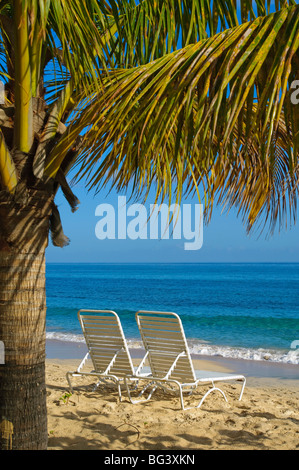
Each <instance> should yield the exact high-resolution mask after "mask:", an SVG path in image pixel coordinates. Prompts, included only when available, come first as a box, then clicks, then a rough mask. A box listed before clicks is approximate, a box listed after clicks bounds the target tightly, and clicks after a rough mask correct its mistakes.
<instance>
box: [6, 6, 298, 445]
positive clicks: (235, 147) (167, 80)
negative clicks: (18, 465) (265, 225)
mask: <svg viewBox="0 0 299 470" xmlns="http://www.w3.org/2000/svg"><path fill="white" fill-rule="evenodd" d="M239 4H240V9H239V10H238V8H237V2H236V1H235V0H214V2H209V1H208V0H197V1H196V0H143V1H140V2H137V1H133V0H127V1H114V0H110V1H105V0H103V1H100V0H85V1H77V0H69V1H67V2H66V1H63V2H62V1H57V0H2V1H1V2H0V75H1V77H0V78H1V80H2V82H3V83H4V88H5V89H4V92H3V96H2V104H0V279H1V283H0V340H1V341H3V343H4V346H5V364H3V365H0V448H2V449H6V448H14V449H45V448H46V447H47V414H46V389H45V318H46V294H45V250H46V247H47V244H48V238H49V234H51V239H52V243H53V244H54V245H55V246H59V247H63V246H65V245H66V244H67V243H68V241H69V240H68V238H67V237H66V236H65V235H64V233H63V230H62V225H61V220H60V214H59V212H58V209H57V206H56V205H55V195H56V193H57V191H58V188H61V189H62V191H63V193H64V195H65V197H66V199H67V200H68V202H69V203H70V206H71V209H72V210H73V211H74V210H76V209H77V206H78V203H79V201H78V200H77V198H76V197H75V195H74V194H73V192H72V190H71V188H70V185H69V183H68V181H67V176H68V175H69V172H70V171H71V170H72V171H75V173H76V178H77V180H78V179H81V178H84V179H85V181H86V184H87V187H88V188H90V189H92V188H93V189H95V190H97V189H98V188H100V187H103V186H105V185H106V184H107V182H109V183H111V184H112V185H114V186H115V187H116V188H117V189H119V190H123V189H125V188H127V187H128V185H129V183H131V182H133V193H134V194H136V195H137V196H141V195H144V194H145V197H146V195H147V193H148V191H149V189H150V188H151V187H152V186H153V185H155V187H156V195H157V199H159V198H161V199H163V198H165V197H170V198H171V197H175V198H176V199H177V200H179V199H180V198H181V196H182V194H183V192H184V191H187V192H190V191H196V192H197V193H198V196H199V197H200V198H202V197H203V198H204V201H205V207H206V214H207V218H208V217H209V216H210V214H211V210H212V207H213V203H222V204H224V205H227V206H228V207H231V206H235V207H237V208H238V210H240V211H241V212H242V213H243V216H244V218H245V220H247V222H248V227H249V228H251V227H252V226H254V224H256V222H257V221H259V220H262V221H264V220H267V219H268V218H269V220H270V226H271V227H273V226H274V224H275V222H276V221H277V220H280V218H283V216H284V215H285V214H286V213H289V214H290V217H292V218H294V217H295V212H296V197H297V189H298V188H297V177H298V163H297V158H298V139H299V132H298V130H299V119H298V107H296V106H295V105H294V104H293V102H292V100H291V99H290V98H291V92H292V88H291V87H292V85H293V83H294V81H296V79H298V70H299V67H298V60H299V57H298V43H299V33H298V31H299V28H298V21H299V14H298V13H299V8H298V6H297V4H296V2H295V1H294V0H289V1H279V0H277V1H275V2H270V1H268V0H256V1H250V0H241V1H240V2H239ZM261 216H263V217H262V218H261ZM281 220H283V219H281Z"/></svg>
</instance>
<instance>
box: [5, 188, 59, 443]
mask: <svg viewBox="0 0 299 470" xmlns="http://www.w3.org/2000/svg"><path fill="white" fill-rule="evenodd" d="M52 203H53V198H52V197H51V195H50V193H49V192H46V191H41V190H24V191H20V195H19V202H16V197H14V198H11V199H9V200H8V197H7V193H4V192H3V193H2V194H1V192H0V340H1V341H3V343H4V350H5V358H4V364H2V365H0V449H18V450H25V449H26V450H28V449H46V448H47V413H46V386H45V319H46V295H45V248H46V246H47V243H48V233H49V217H50V214H51V207H52Z"/></svg>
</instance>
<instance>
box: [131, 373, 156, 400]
mask: <svg viewBox="0 0 299 470" xmlns="http://www.w3.org/2000/svg"><path fill="white" fill-rule="evenodd" d="M129 380H130V378H127V377H125V379H124V382H125V385H126V389H127V392H128V397H129V400H130V402H131V403H132V404H133V405H136V404H137V403H141V402H142V403H144V402H146V401H149V400H150V399H151V397H152V394H153V393H154V391H155V390H156V389H157V387H158V385H155V386H152V385H153V383H154V382H150V383H149V384H148V385H146V386H145V387H144V388H143V389H142V390H141V392H140V393H139V395H138V398H139V397H141V396H142V395H143V394H144V392H145V391H146V390H147V389H148V388H149V387H150V386H152V390H151V392H150V393H149V396H148V397H147V398H144V399H141V400H138V399H137V400H136V399H133V398H132V396H131V391H130V387H129V384H128V381H129ZM133 380H134V379H133ZM138 380H140V379H138ZM134 390H136V387H134Z"/></svg>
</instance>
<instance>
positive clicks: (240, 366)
mask: <svg viewBox="0 0 299 470" xmlns="http://www.w3.org/2000/svg"><path fill="white" fill-rule="evenodd" d="M129 350H130V353H131V356H132V359H133V360H135V362H136V363H138V360H140V359H142V357H143V355H144V350H143V349H141V348H140V349H131V348H129ZM86 353H87V347H86V345H85V343H84V342H82V343H79V342H78V343H76V342H68V341H61V340H54V339H47V341H46V360H47V361H48V362H50V363H51V362H55V361H57V360H58V361H63V362H68V361H71V362H72V363H73V364H78V365H79V363H80V361H81V360H82V359H83V357H84V356H85V354H86ZM191 357H192V360H193V361H194V368H200V369H205V370H219V371H225V372H233V373H237V374H242V375H245V376H246V377H248V378H249V379H253V378H256V379H264V380H267V379H270V380H273V379H277V380H279V381H288V382H294V384H295V383H297V382H298V385H299V366H298V365H294V364H286V363H280V362H270V361H267V360H260V361H258V360H254V359H235V358H228V357H222V356H206V355H197V354H191ZM251 382H252V383H253V381H252V380H251Z"/></svg>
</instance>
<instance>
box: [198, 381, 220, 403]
mask: <svg viewBox="0 0 299 470" xmlns="http://www.w3.org/2000/svg"><path fill="white" fill-rule="evenodd" d="M215 390H217V391H218V392H220V393H221V395H222V396H223V398H224V400H225V401H226V402H227V398H226V396H225V393H224V392H223V391H222V390H221V389H220V388H217V387H215V385H214V384H213V387H212V388H210V390H208V391H207V393H206V394H205V395H204V396H203V397H202V399H201V400H200V402H199V404H198V405H197V407H196V408H200V407H201V405H202V404H203V402H204V401H205V399H206V398H207V396H208V395H210V393H211V392H214V391H215Z"/></svg>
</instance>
